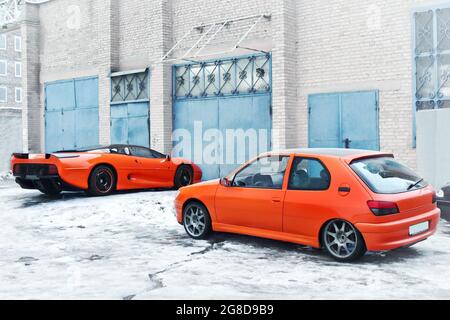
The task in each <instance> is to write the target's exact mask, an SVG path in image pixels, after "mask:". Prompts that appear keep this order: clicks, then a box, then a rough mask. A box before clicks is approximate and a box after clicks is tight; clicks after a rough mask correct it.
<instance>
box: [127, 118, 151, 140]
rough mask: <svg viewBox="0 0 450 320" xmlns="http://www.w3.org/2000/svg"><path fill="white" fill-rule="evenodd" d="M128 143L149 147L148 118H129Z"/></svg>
mask: <svg viewBox="0 0 450 320" xmlns="http://www.w3.org/2000/svg"><path fill="white" fill-rule="evenodd" d="M128 143H129V144H132V145H137V146H143V147H149V144H150V138H149V130H148V117H134V118H128Z"/></svg>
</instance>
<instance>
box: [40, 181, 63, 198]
mask: <svg viewBox="0 0 450 320" xmlns="http://www.w3.org/2000/svg"><path fill="white" fill-rule="evenodd" d="M34 185H35V187H36V188H37V189H38V190H39V191H40V192H42V193H43V194H46V195H48V196H57V195H59V194H60V193H61V192H62V186H61V183H59V182H57V181H53V180H39V181H36V182H35V183H34Z"/></svg>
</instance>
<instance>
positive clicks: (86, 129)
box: [45, 77, 99, 152]
mask: <svg viewBox="0 0 450 320" xmlns="http://www.w3.org/2000/svg"><path fill="white" fill-rule="evenodd" d="M98 128H99V117H98V78H97V77H93V78H82V79H70V80H64V81H57V82H52V83H47V84H46V85H45V149H46V151H47V152H54V151H57V150H71V149H77V148H83V147H89V146H94V145H98V143H99V132H98Z"/></svg>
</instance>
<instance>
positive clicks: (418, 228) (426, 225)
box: [409, 221, 430, 236]
mask: <svg viewBox="0 0 450 320" xmlns="http://www.w3.org/2000/svg"><path fill="white" fill-rule="evenodd" d="M428 229H430V222H428V221H426V222H422V223H419V224H415V225H413V226H410V227H409V235H410V236H415V235H418V234H420V233H423V232H425V231H428Z"/></svg>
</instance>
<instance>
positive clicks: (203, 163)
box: [173, 99, 220, 180]
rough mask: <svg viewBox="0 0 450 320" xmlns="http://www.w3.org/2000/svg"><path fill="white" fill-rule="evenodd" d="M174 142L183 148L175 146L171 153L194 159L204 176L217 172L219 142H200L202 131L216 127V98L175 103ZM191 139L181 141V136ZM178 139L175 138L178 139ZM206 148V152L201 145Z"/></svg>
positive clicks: (212, 177) (217, 109)
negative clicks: (173, 151)
mask: <svg viewBox="0 0 450 320" xmlns="http://www.w3.org/2000/svg"><path fill="white" fill-rule="evenodd" d="M174 112H175V116H174V122H173V124H174V129H175V130H180V129H181V130H182V131H183V132H181V131H178V132H177V131H175V135H174V139H175V141H174V145H175V146H177V145H178V144H181V145H182V146H183V147H182V148H176V149H175V153H174V156H176V157H182V158H186V159H189V160H192V161H194V162H195V163H196V164H198V165H199V166H200V168H201V169H202V172H203V179H204V180H210V179H214V178H217V177H218V175H219V164H220V153H219V144H218V141H217V140H215V141H214V139H212V141H210V142H205V143H202V141H203V134H204V133H205V132H206V131H207V130H209V129H213V130H216V129H217V128H218V121H219V120H218V112H219V105H218V101H217V99H205V100H195V101H192V100H184V101H176V102H175V104H174ZM185 138H186V139H190V140H189V141H184V140H183V139H185ZM177 139H178V140H177ZM205 147H207V149H206V152H204V151H205V150H204V148H205Z"/></svg>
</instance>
